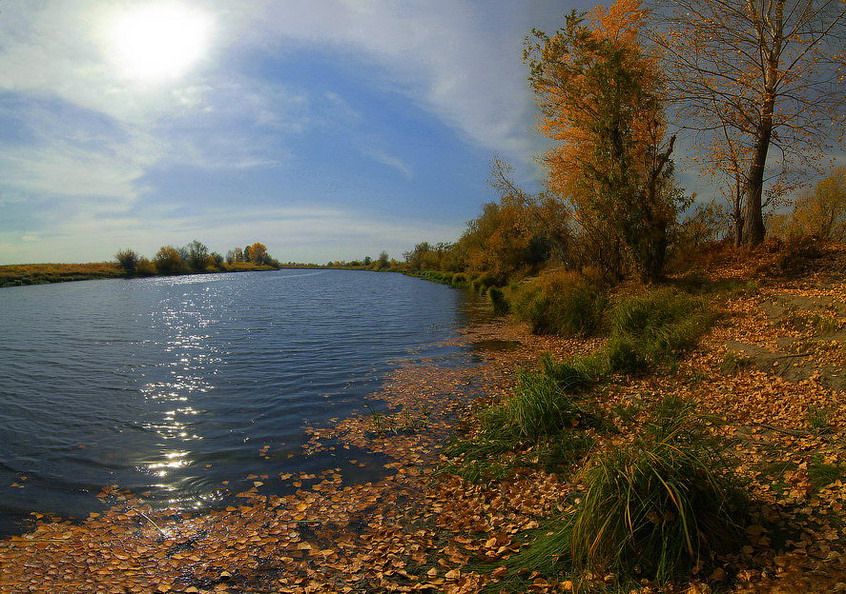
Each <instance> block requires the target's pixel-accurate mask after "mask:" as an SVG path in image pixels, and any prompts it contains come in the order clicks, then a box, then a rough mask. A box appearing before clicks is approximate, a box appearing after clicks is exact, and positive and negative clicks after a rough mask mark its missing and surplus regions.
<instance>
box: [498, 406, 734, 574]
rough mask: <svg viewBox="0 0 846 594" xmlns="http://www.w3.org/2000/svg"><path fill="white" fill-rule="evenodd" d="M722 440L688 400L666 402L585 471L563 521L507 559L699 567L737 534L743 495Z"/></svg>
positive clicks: (535, 564)
mask: <svg viewBox="0 0 846 594" xmlns="http://www.w3.org/2000/svg"><path fill="white" fill-rule="evenodd" d="M727 445H728V444H727V443H726V442H724V441H723V440H720V439H719V438H717V437H715V436H713V435H712V434H711V433H710V432H709V430H708V419H706V418H704V417H702V416H701V415H697V414H696V413H695V412H694V405H693V404H692V403H690V402H685V401H682V400H679V399H667V400H665V401H664V402H663V403H661V404H660V405H659V406H658V407H656V410H655V411H654V412H653V414H652V418H651V422H650V423H648V424H647V425H646V427H645V430H644V431H643V433H642V434H641V435H639V436H638V437H637V438H636V439H635V440H634V441H633V442H631V443H629V444H627V445H622V446H618V447H615V448H612V449H610V450H608V451H607V452H606V453H604V454H602V455H600V456H599V457H598V458H597V459H596V460H595V463H594V464H592V465H591V466H590V467H589V468H588V469H587V470H586V471H585V472H584V473H583V476H582V480H583V483H584V485H585V492H584V495H583V496H582V498H581V502H580V504H579V505H578V506H577V507H576V508H575V510H574V511H573V512H572V513H571V515H570V516H569V517H567V518H565V521H564V523H563V524H562V525H561V527H560V528H559V529H558V530H557V531H554V532H553V533H552V534H549V535H547V536H545V537H542V538H541V539H539V540H538V541H536V543H534V544H533V545H532V546H531V547H529V549H528V550H526V551H525V552H524V553H522V554H520V555H518V556H517V557H516V558H515V559H514V560H513V562H512V563H513V564H514V565H515V566H519V567H521V568H533V569H539V570H547V571H549V570H554V569H556V568H559V567H560V566H561V565H567V566H569V567H571V568H573V569H576V570H579V571H589V572H591V573H593V574H595V575H605V574H607V573H608V572H613V573H616V574H618V575H620V576H625V577H631V578H642V577H646V578H650V579H651V578H656V579H658V580H661V581H664V580H666V579H668V578H670V577H672V576H673V575H675V574H678V573H681V572H686V571H690V569H691V568H692V567H693V566H695V565H697V564H702V565H706V566H707V565H708V564H709V561H711V560H712V559H713V556H712V555H713V554H714V553H723V552H726V551H729V550H731V549H732V548H734V547H735V546H737V544H738V543H739V542H740V540H741V536H742V533H743V531H742V522H739V521H738V520H739V519H741V518H742V515H741V516H738V515H737V513H738V511H739V510H744V509H746V507H745V505H746V503H745V497H744V496H743V495H742V493H741V491H740V490H739V489H738V487H737V485H738V481H737V478H736V477H735V475H734V474H733V468H734V463H733V460H731V459H730V458H729V457H728V456H727V451H728V448H727Z"/></svg>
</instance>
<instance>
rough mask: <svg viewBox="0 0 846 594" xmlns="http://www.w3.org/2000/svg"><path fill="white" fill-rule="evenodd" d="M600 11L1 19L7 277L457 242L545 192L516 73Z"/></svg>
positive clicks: (485, 8) (491, 4)
mask: <svg viewBox="0 0 846 594" xmlns="http://www.w3.org/2000/svg"><path fill="white" fill-rule="evenodd" d="M591 6H592V3H585V4H575V3H571V4H568V3H566V2H560V1H557V2H556V1H548V2H545V1H541V0H537V1H529V0H525V1H514V0H477V1H474V2H465V1H462V0H425V1H424V0H418V1H402V0H320V1H314V0H304V1H300V0H239V1H238V2H231V1H228V0H150V1H143V0H132V1H130V0H126V1H120V0H0V264H10V263H32V262H88V261H105V260H109V259H112V257H113V255H114V254H115V252H117V251H118V250H119V249H123V248H132V249H135V250H136V251H138V252H139V253H141V254H144V255H147V256H148V257H152V256H153V255H154V254H155V252H156V250H157V249H158V248H159V247H160V246H162V245H168V244H172V245H176V246H181V245H184V244H186V243H188V242H190V241H192V240H193V239H198V240H200V241H202V242H204V243H205V244H206V245H208V247H209V248H210V249H211V250H214V251H219V252H221V253H224V254H225V253H226V251H227V250H229V249H231V248H233V247H236V246H244V245H246V244H250V243H253V242H255V241H260V242H262V243H264V244H265V245H267V247H268V250H269V251H270V253H271V254H272V255H273V256H274V257H276V258H278V259H279V260H281V261H300V262H318V263H322V262H325V261H328V260H334V259H344V260H352V259H360V258H363V257H365V256H368V255H369V256H372V257H376V256H377V255H378V254H379V252H381V251H382V250H386V251H387V252H388V253H389V254H390V255H391V256H393V257H396V258H398V259H399V258H401V257H402V252H403V251H406V250H409V249H411V248H412V247H413V246H414V244H415V243H417V242H420V241H424V240H426V241H432V242H436V241H452V240H455V239H456V238H457V237H458V236H459V235H460V234H461V232H462V231H463V229H464V226H465V223H466V221H468V220H470V219H471V218H473V217H475V216H477V215H478V214H479V212H480V211H481V208H480V206H481V204H483V203H484V202H489V201H491V200H494V199H495V198H496V197H495V195H494V194H493V192H492V190H491V189H490V188H489V187H488V186H487V184H486V180H487V177H488V173H489V165H490V160H491V158H492V157H493V156H495V155H497V156H499V157H501V158H504V159H506V160H507V161H510V162H511V163H513V165H514V166H515V169H516V176H517V178H518V180H519V181H520V182H521V183H524V184H526V185H527V186H529V187H531V186H532V185H533V184H536V183H537V181H538V180H539V176H540V173H539V170H538V168H537V166H536V164H535V163H534V162H533V160H532V156H533V155H535V154H538V153H540V152H542V151H543V150H544V148H545V147H546V146H547V145H546V144H545V141H544V139H543V138H542V137H540V135H538V134H537V133H536V132H535V127H536V115H535V109H534V104H533V101H532V96H531V94H530V92H529V90H528V87H527V84H526V75H527V70H526V67H525V65H524V64H523V63H522V61H521V49H522V41H523V38H524V37H525V35H526V34H527V33H528V32H529V31H530V29H531V28H532V27H540V28H546V29H548V30H553V29H555V28H556V27H557V26H558V25H559V24H560V23H561V22H562V20H563V14H564V13H566V12H569V11H570V10H572V9H573V8H577V9H580V10H581V9H586V8H590V7H591Z"/></svg>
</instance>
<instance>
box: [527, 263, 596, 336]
mask: <svg viewBox="0 0 846 594" xmlns="http://www.w3.org/2000/svg"><path fill="white" fill-rule="evenodd" d="M606 305H607V298H606V295H605V292H604V291H603V290H602V289H601V288H599V287H598V286H597V285H595V284H593V283H591V282H590V281H589V280H588V279H586V278H585V277H584V276H582V275H580V274H578V273H576V272H555V273H548V274H545V275H543V276H541V277H539V278H537V279H534V280H532V281H529V282H526V283H524V284H523V285H520V286H519V287H518V288H517V289H516V290H515V292H514V299H513V302H512V304H511V309H512V311H513V312H514V314H515V315H516V316H517V318H518V319H520V320H523V321H525V322H528V323H529V324H530V325H531V327H532V332H533V333H535V334H558V335H561V336H590V335H591V334H593V333H594V332H595V331H596V329H597V327H598V326H599V324H600V322H601V320H602V315H603V312H604V310H605V307H606Z"/></svg>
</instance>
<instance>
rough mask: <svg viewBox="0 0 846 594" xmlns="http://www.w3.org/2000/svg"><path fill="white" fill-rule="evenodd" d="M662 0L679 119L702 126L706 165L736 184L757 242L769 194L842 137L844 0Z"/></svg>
mask: <svg viewBox="0 0 846 594" xmlns="http://www.w3.org/2000/svg"><path fill="white" fill-rule="evenodd" d="M658 1H659V2H662V4H665V5H666V9H665V10H664V11H663V19H662V21H663V24H664V27H662V31H659V32H656V33H655V34H654V35H653V37H654V39H655V41H656V42H657V44H658V45H659V46H660V47H661V48H662V50H663V53H664V56H665V59H666V64H667V67H668V69H669V72H670V75H671V76H670V79H669V80H670V82H671V85H670V90H671V94H672V95H673V97H674V98H675V99H677V100H678V101H679V105H680V110H679V116H680V117H679V120H680V121H681V122H684V125H685V127H687V128H689V129H690V130H693V131H694V132H695V133H696V135H697V137H698V139H699V141H700V145H699V146H700V147H702V150H701V152H700V157H701V158H702V159H703V161H704V163H705V167H704V170H705V171H706V172H707V173H715V174H718V175H719V174H722V175H725V177H726V179H727V180H728V181H729V183H730V185H732V186H734V187H733V188H732V190H731V192H732V195H733V201H734V202H735V204H739V206H738V207H737V208H736V209H735V213H734V215H735V222H736V224H737V225H738V227H739V228H740V227H742V229H740V230H741V231H742V233H740V235H739V237H738V238H737V239H738V243H742V244H744V245H748V246H756V245H758V244H760V243H761V242H762V241H763V240H764V237H765V234H766V229H765V227H764V217H763V209H764V208H765V207H766V205H767V203H768V201H770V200H772V199H773V198H775V197H778V196H779V195H784V194H786V193H787V192H789V191H791V190H793V189H794V188H795V187H796V186H797V185H798V183H800V182H801V180H802V179H803V178H806V173H807V170H808V169H816V167H818V166H820V165H825V163H824V161H823V160H822V159H821V157H822V156H823V153H824V149H825V148H826V145H825V142H824V141H826V140H827V139H828V140H834V139H836V138H837V136H840V137H841V139H842V131H843V116H844V113H843V107H844V105H846V103H844V99H846V92H844V89H843V81H844V74H846V69H844V65H846V60H844V53H843V41H844V39H846V3H844V2H843V1H842V0H658ZM771 148H775V149H777V150H778V154H777V158H776V159H770V158H769V153H770V152H771V151H770V149H771Z"/></svg>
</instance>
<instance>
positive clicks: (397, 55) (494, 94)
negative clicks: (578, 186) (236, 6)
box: [241, 0, 538, 160]
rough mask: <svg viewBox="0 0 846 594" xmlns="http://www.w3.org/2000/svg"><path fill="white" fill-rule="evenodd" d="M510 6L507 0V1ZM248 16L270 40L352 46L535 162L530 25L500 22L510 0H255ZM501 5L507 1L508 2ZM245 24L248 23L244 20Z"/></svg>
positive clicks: (413, 90)
mask: <svg viewBox="0 0 846 594" xmlns="http://www.w3.org/2000/svg"><path fill="white" fill-rule="evenodd" d="M504 5H505V6H507V3H505V4H504ZM242 6H243V13H242V15H241V17H242V19H244V20H247V19H248V15H249V14H250V13H257V14H259V15H261V16H260V20H257V21H254V22H251V23H244V24H243V25H241V26H243V27H247V26H249V27H251V28H253V30H259V31H261V30H262V28H263V30H264V31H263V34H264V35H265V36H266V37H267V39H268V41H270V40H273V39H274V38H275V39H277V40H279V41H280V42H286V41H287V42H298V43H303V42H307V43H309V44H312V45H313V46H316V47H320V48H326V49H329V50H334V51H336V52H338V53H339V54H342V55H343V54H345V53H348V52H349V51H350V49H352V50H353V51H355V52H357V53H358V54H359V55H362V56H365V57H367V58H368V59H370V60H375V61H376V62H378V63H380V64H381V65H382V66H383V67H384V68H385V69H386V76H385V77H384V78H383V80H382V81H381V82H382V83H383V84H385V85H389V86H390V87H391V88H393V89H395V90H398V91H400V92H402V93H404V94H406V95H407V96H408V97H409V98H410V99H411V100H413V101H416V102H418V103H419V104H420V105H421V106H423V107H424V108H426V109H427V110H429V111H432V112H434V113H435V114H437V115H438V116H439V117H440V118H442V119H443V120H444V121H446V122H447V123H449V124H450V125H452V126H454V127H456V128H457V129H459V130H460V131H461V132H463V133H464V134H465V135H466V137H467V138H468V139H470V140H472V141H473V142H475V143H477V144H479V145H481V146H483V147H484V148H487V149H490V150H494V151H498V152H501V153H505V154H507V155H508V156H509V158H519V159H521V160H525V159H526V158H527V156H528V155H529V154H530V153H531V152H532V151H533V150H535V149H536V148H537V146H538V144H537V139H536V138H533V135H532V134H531V132H530V130H527V128H532V127H533V125H534V120H533V113H534V108H533V105H532V102H531V97H530V94H529V93H528V91H527V88H526V83H525V80H526V69H525V66H523V65H522V64H521V62H520V55H521V42H522V34H523V33H524V31H522V30H521V29H520V28H519V27H520V25H521V24H520V23H518V24H516V25H515V28H516V29H517V30H505V29H503V28H502V27H501V26H500V27H497V26H496V19H497V16H502V17H503V18H504V17H505V16H506V15H505V14H504V13H503V10H502V6H503V4H500V3H492V2H491V3H485V4H484V5H480V4H470V3H469V2H466V1H462V0H434V1H429V2H419V3H397V2H393V1H390V0H371V1H367V2H363V1H358V0H356V1H351V0H331V1H324V2H320V3H315V2H312V1H310V0H286V1H282V2H279V1H275V0H274V1H271V0H252V1H251V2H245V3H243V4H242ZM498 7H499V8H498ZM242 22H244V21H242Z"/></svg>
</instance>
